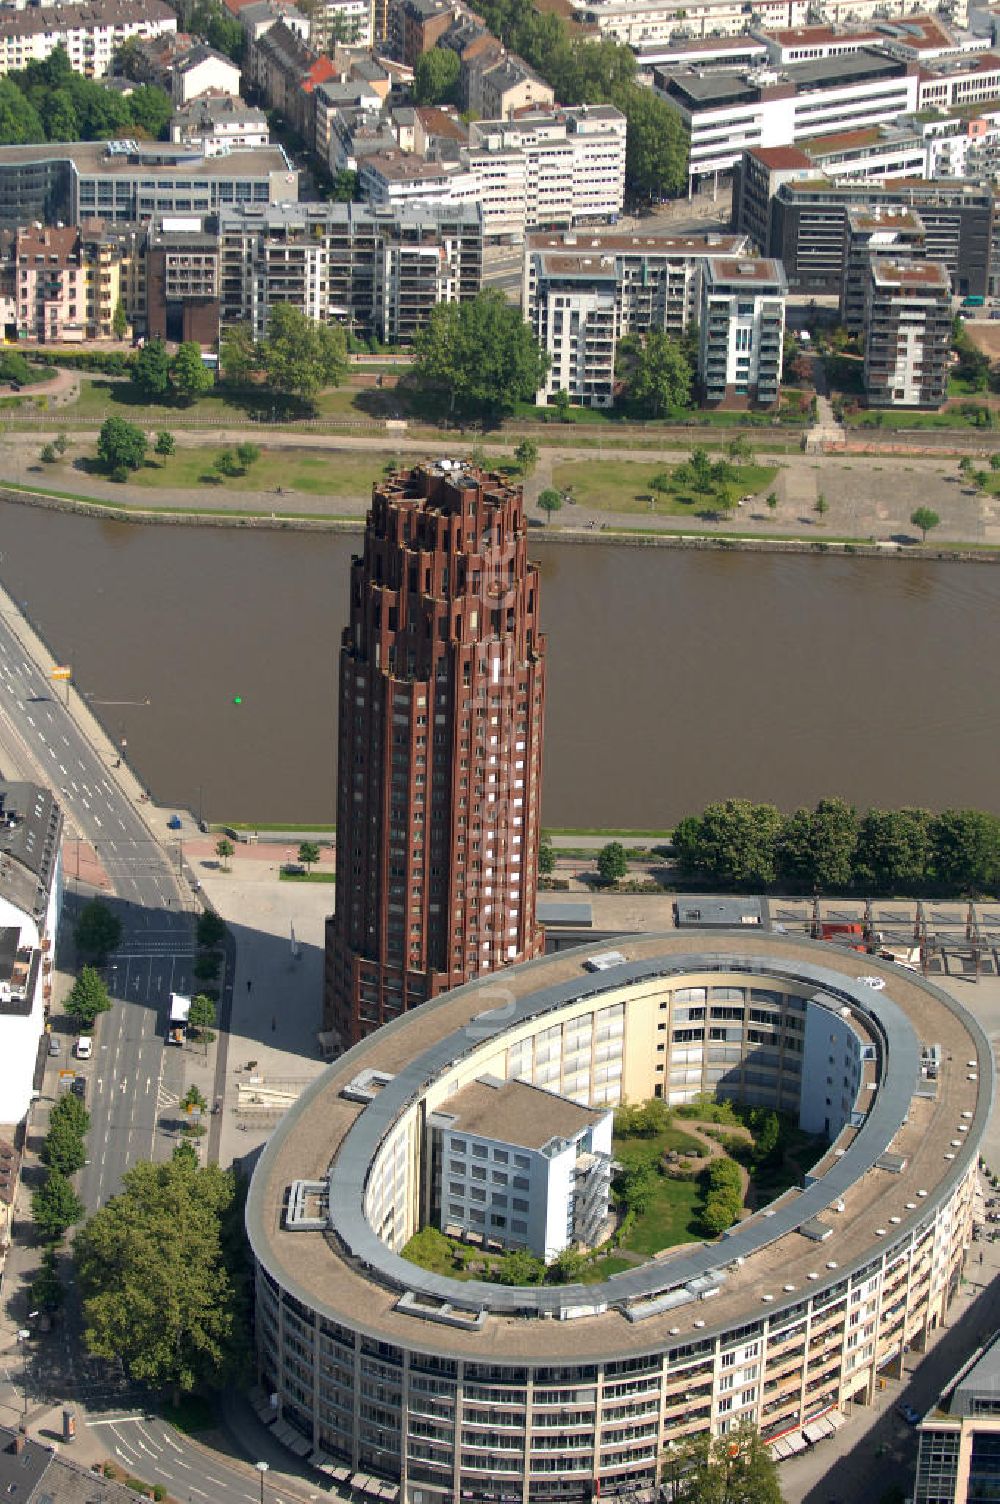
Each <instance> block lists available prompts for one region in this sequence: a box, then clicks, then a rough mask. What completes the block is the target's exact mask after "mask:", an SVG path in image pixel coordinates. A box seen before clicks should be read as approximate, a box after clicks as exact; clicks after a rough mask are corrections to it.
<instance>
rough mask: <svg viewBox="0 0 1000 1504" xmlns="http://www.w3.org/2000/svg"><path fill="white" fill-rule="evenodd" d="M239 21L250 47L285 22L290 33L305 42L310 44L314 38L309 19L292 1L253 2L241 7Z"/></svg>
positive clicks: (254, 0) (256, 0) (258, 0)
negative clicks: (312, 37)
mask: <svg viewBox="0 0 1000 1504" xmlns="http://www.w3.org/2000/svg"><path fill="white" fill-rule="evenodd" d="M238 20H239V23H240V25H241V26H242V27H243V31H244V33H245V35H246V44H247V46H248V47H249V46H250V45H251V44H252V43H254V42H256V41H258V40H259V38H260V37H262V36H263V35H264V33H265V32H266V31H270V29H271V27H272V26H276V25H277V24H278V22H279V21H282V22H284V24H285V25H286V26H287V27H288V29H289V31H292V32H294V33H295V35H296V36H297V37H300V38H301V39H302V41H303V42H306V43H308V42H309V40H310V38H311V36H312V25H311V23H310V20H309V17H308V16H305V15H303V14H302V12H301V11H300V10H298V9H296V7H295V6H294V5H293V4H292V3H291V0H252V3H251V4H250V5H244V6H242V7H241V9H240V10H239V12H238Z"/></svg>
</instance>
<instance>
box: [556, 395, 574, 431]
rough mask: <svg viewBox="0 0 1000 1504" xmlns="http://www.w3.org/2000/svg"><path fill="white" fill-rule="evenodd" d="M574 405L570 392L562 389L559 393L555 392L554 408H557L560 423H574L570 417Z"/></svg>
mask: <svg viewBox="0 0 1000 1504" xmlns="http://www.w3.org/2000/svg"><path fill="white" fill-rule="evenodd" d="M572 405H573V404H572V403H571V401H570V396H569V392H567V391H565V390H564V389H563V388H562V387H560V388H559V390H558V391H556V392H553V394H552V406H553V407H554V408H555V412H556V416H557V417H558V419H559V422H560V423H571V422H572V421H573V420H572V417H571V416H570V408H571V407H572Z"/></svg>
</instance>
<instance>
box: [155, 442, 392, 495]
mask: <svg viewBox="0 0 1000 1504" xmlns="http://www.w3.org/2000/svg"><path fill="white" fill-rule="evenodd" d="M261 449H262V452H261V457H260V459H259V460H258V461H257V463H256V464H255V465H252V466H251V467H250V469H249V470H248V471H247V473H246V474H245V475H239V476H236V477H235V478H233V479H230V478H228V477H226V478H223V477H222V476H220V475H219V474H218V472H217V471H214V470H213V469H212V461H213V460H214V459H215V458H216V456H217V455H219V454H221V452H222V449H221V446H206V447H205V448H198V449H178V450H177V452H176V454H172V455H171V456H170V458H169V459H168V460H167V461H166V462H165V463H161V462H160V461H159V460H156V461H155V462H153V463H147V464H146V465H145V466H144V467H143V468H142V469H141V470H138V471H136V473H135V474H134V475H132V476H130V477H129V482H130V484H132V485H136V486H142V487H147V486H148V487H150V488H151V489H153V490H163V489H164V488H168V489H171V490H172V489H177V490H182V491H192V490H202V491H204V493H205V496H206V497H208V496H211V495H213V494H214V493H215V492H223V491H225V492H236V493H239V492H245V491H276V489H277V487H278V486H280V487H281V489H282V492H283V493H285V494H288V493H289V492H294V491H303V492H305V493H307V494H308V495H310V496H358V497H365V498H367V497H369V496H370V495H371V488H372V482H373V481H376V480H378V479H379V478H380V476H381V475H382V472H383V469H384V467H385V465H386V464H387V463H388V462H389V461H390V460H395V459H396V458H397V456H395V455H394V454H393V453H392V452H391V450H388V449H386V450H356V451H355V450H325V449H324V450H319V449H314V450H308V449H304V448H303V449H274V450H270V451H269V450H268V449H267V448H266V447H264V446H261ZM206 477H207V479H206Z"/></svg>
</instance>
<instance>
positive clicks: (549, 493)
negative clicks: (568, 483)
mask: <svg viewBox="0 0 1000 1504" xmlns="http://www.w3.org/2000/svg"><path fill="white" fill-rule="evenodd" d="M538 505H539V506H540V507H541V509H542V511H543V512H544V513H545V520H546V522H548V520H549V518H550V517H551V516H552V513H553V512H558V511H559V509H560V508H561V507H562V495H561V494H560V492H558V491H554V490H553V489H552V487H551V486H546V488H545V490H544V491H542V492H541V493H540V495H539V497H538Z"/></svg>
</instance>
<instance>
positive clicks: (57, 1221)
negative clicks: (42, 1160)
mask: <svg viewBox="0 0 1000 1504" xmlns="http://www.w3.org/2000/svg"><path fill="white" fill-rule="evenodd" d="M83 1213H84V1205H83V1202H82V1201H81V1200H80V1198H79V1196H78V1195H77V1194H76V1192H75V1191H74V1189H73V1187H72V1186H71V1185H70V1183H69V1181H68V1180H67V1179H66V1176H65V1175H62V1174H60V1172H59V1171H58V1170H50V1171H49V1172H48V1174H47V1175H46V1177H45V1179H44V1180H43V1181H42V1184H41V1185H40V1186H39V1187H38V1189H37V1190H36V1191H33V1192H32V1196H31V1215H32V1217H33V1218H34V1220H35V1226H36V1227H37V1228H38V1231H39V1232H40V1233H41V1235H42V1237H43V1238H44V1239H45V1241H46V1242H48V1243H58V1242H59V1240H60V1238H61V1237H62V1236H63V1234H64V1233H65V1232H66V1231H67V1229H68V1228H70V1227H72V1226H73V1225H74V1224H75V1223H76V1222H79V1221H80V1219H81V1217H82V1216H83Z"/></svg>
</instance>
